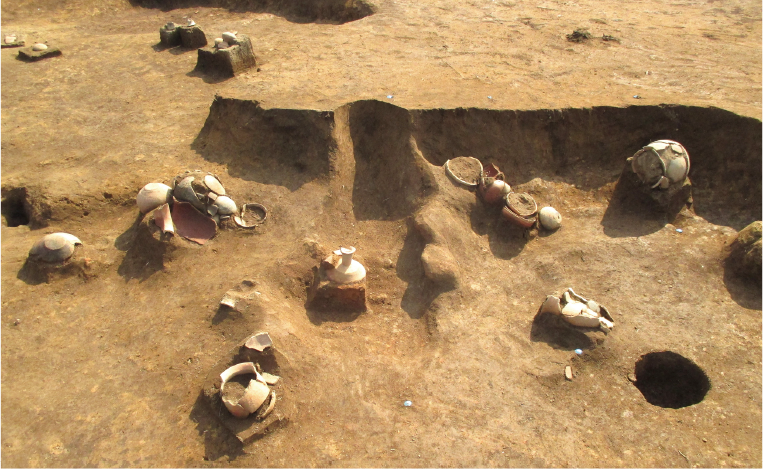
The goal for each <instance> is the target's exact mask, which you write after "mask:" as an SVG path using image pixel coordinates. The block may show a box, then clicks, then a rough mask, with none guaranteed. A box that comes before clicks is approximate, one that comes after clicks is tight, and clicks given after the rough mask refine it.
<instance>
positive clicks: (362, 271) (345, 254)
mask: <svg viewBox="0 0 763 469" xmlns="http://www.w3.org/2000/svg"><path fill="white" fill-rule="evenodd" d="M334 254H336V255H341V256H342V262H341V263H340V264H339V265H338V266H336V267H334V268H333V269H331V270H329V271H327V272H326V275H327V276H328V278H329V279H331V281H333V282H336V283H353V282H359V281H361V280H363V279H364V278H366V268H365V267H363V264H361V263H360V262H358V261H356V260H354V259H353V258H352V255H353V254H355V248H354V247H352V246H350V247H349V248H339V250H338V251H334Z"/></svg>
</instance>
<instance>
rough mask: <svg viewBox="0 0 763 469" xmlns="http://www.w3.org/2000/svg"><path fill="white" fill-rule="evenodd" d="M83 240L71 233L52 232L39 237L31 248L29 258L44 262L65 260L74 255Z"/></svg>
mask: <svg viewBox="0 0 763 469" xmlns="http://www.w3.org/2000/svg"><path fill="white" fill-rule="evenodd" d="M81 245H82V241H80V240H79V238H77V237H76V236H74V235H71V234H69V233H51V234H49V235H45V236H43V237H42V238H41V239H39V240H38V241H37V242H36V243H34V245H33V246H32V249H30V250H29V258H30V259H32V260H40V261H43V262H50V263H58V262H64V261H66V260H68V259H69V258H70V257H72V254H74V251H75V249H76V247H77V246H81Z"/></svg>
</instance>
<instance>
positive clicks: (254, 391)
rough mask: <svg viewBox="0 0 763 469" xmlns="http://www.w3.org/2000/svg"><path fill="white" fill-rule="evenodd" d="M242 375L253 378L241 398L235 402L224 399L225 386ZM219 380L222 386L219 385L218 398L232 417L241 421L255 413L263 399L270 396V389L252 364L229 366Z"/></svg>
mask: <svg viewBox="0 0 763 469" xmlns="http://www.w3.org/2000/svg"><path fill="white" fill-rule="evenodd" d="M244 374H253V375H254V376H255V378H254V379H253V380H251V381H249V385H248V386H247V387H246V390H245V392H244V395H243V397H241V398H240V399H238V400H237V401H234V400H231V399H228V398H226V397H225V396H224V394H223V390H224V389H225V384H226V383H227V382H228V381H229V380H230V379H231V378H233V377H234V376H239V375H244ZM220 379H221V380H222V384H221V385H220V396H221V398H222V401H223V403H224V404H225V407H226V408H227V409H228V411H229V412H230V413H231V414H233V416H234V417H238V418H242V419H243V418H246V417H248V416H249V415H250V414H252V413H254V412H257V409H259V408H260V407H261V406H262V404H263V403H264V402H265V399H267V398H268V396H269V395H270V388H268V385H267V383H265V380H264V379H263V378H262V376H261V375H260V374H259V373H258V372H257V369H256V368H255V366H254V363H252V362H245V363H239V364H238V365H233V366H231V367H230V368H228V369H227V370H225V371H223V372H222V373H221V374H220Z"/></svg>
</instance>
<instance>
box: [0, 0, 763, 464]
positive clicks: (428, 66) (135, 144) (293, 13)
mask: <svg viewBox="0 0 763 469" xmlns="http://www.w3.org/2000/svg"><path fill="white" fill-rule="evenodd" d="M210 5H212V6H210ZM306 5H307V6H306ZM310 5H312V6H310ZM316 5H317V6H316ZM154 6H155V5H153V4H144V3H143V2H135V3H134V4H131V3H128V2H125V1H122V0H107V1H92V0H68V1H53V0H8V1H4V2H3V4H2V29H3V33H8V32H16V33H18V34H20V35H21V36H23V37H22V39H24V40H26V41H27V44H31V43H33V42H36V41H48V43H49V44H50V45H51V46H55V47H58V48H60V49H61V51H62V52H63V55H62V56H60V57H55V58H50V59H45V60H42V61H39V62H34V63H26V62H22V61H20V60H17V58H16V57H17V54H18V50H17V49H12V48H11V49H3V50H2V52H1V53H0V54H1V55H2V61H1V64H2V91H1V93H2V129H1V130H2V139H1V142H2V196H3V226H2V228H1V231H0V234H2V315H1V319H0V331H1V332H2V388H1V389H2V417H1V419H2V437H1V440H0V441H1V442H2V464H3V465H4V466H21V467H24V466H26V467H69V466H88V467H89V466H109V467H111V466H124V467H135V466H188V467H199V466H200V467H218V466H226V467H227V466H248V467H257V466H297V467H301V466H311V467H313V466H385V467H387V466H591V467H621V466H632V467H633V466H638V467H643V466H650V467H655V466H656V467H716V466H717V467H744V466H754V467H760V466H761V464H763V461H762V460H761V437H762V435H761V398H762V396H761V288H760V285H759V284H756V283H752V284H751V283H749V282H745V281H744V280H742V279H739V278H737V277H735V276H734V275H733V274H732V273H731V269H730V268H729V266H727V265H725V264H724V262H723V261H724V259H725V256H726V255H727V254H726V252H725V250H724V249H725V246H726V245H727V244H728V243H729V241H730V240H731V239H733V237H734V235H735V234H736V233H737V232H738V231H739V230H741V229H742V228H744V227H745V226H746V225H747V224H749V223H750V222H752V221H754V220H760V218H761V122H760V117H761V6H760V2H758V1H747V0H717V1H707V2H705V1H686V2H663V1H653V0H642V1H632V2H621V1H614V0H596V1H594V0H582V1H570V2H562V1H553V0H550V1H540V2H530V1H523V0H518V1H505V0H495V1H491V0H483V1H455V0H432V1H426V2H421V1H412V0H398V1H392V0H378V1H376V2H374V3H373V10H374V12H373V14H370V15H367V16H365V17H362V18H359V19H355V20H354V21H348V19H354V18H356V17H358V16H363V15H365V14H367V13H368V11H367V5H366V4H361V3H360V2H346V3H345V2H334V3H332V2H328V1H322V2H315V4H314V5H313V4H311V3H310V2H297V1H296V0H295V1H293V2H292V3H291V4H287V3H279V2H277V1H272V2H262V3H256V2H241V4H240V5H238V6H237V4H236V2H232V1H229V2H227V3H225V2H221V3H205V2H202V1H195V2H185V3H177V4H172V5H171V6H173V7H178V8H176V9H169V8H167V7H166V5H165V6H164V7H163V8H155V7H154ZM159 6H162V5H159ZM189 17H190V18H193V19H194V20H195V21H196V22H197V23H198V24H199V25H200V26H201V27H202V28H203V29H204V30H205V31H206V32H207V37H208V38H210V39H213V38H214V37H216V36H218V35H219V34H220V33H221V32H223V31H226V30H235V31H238V32H240V33H244V34H247V35H248V36H249V37H250V38H252V43H253V46H254V50H255V54H256V55H257V61H258V66H257V68H255V69H251V70H249V71H247V72H245V73H242V74H240V75H239V76H236V77H234V78H231V79H227V80H216V79H211V78H209V77H207V76H203V75H199V74H195V73H193V72H192V70H193V69H194V66H195V63H196V52H195V51H184V50H180V49H166V50H162V49H161V48H159V47H155V46H156V44H157V43H158V41H159V34H158V29H159V27H160V26H161V25H163V24H164V23H166V22H167V21H174V22H176V23H184V22H185V19H186V18H189ZM577 29H587V30H588V31H589V32H590V33H591V36H592V37H591V38H590V39H588V40H583V41H582V42H579V43H578V42H569V41H568V40H567V39H566V35H567V34H571V33H573V31H575V30H577ZM604 35H607V36H612V37H613V38H614V39H616V40H606V41H605V40H603V39H602V37H603V36H604ZM634 96H638V98H636V97H634ZM660 138H670V139H674V140H678V141H680V142H682V143H683V144H684V145H685V146H686V148H687V150H688V151H689V153H690V155H691V158H692V171H691V173H690V178H691V180H692V184H693V186H694V192H693V199H694V200H693V202H694V203H693V206H692V207H691V208H690V209H688V210H684V211H683V212H682V213H681V214H679V216H678V217H676V218H675V219H672V218H671V219H667V218H665V217H664V216H660V215H658V214H656V213H655V212H654V211H653V210H650V209H649V208H648V207H646V208H645V207H642V206H637V205H633V204H630V203H628V202H625V200H626V199H627V198H623V197H621V196H623V194H619V193H618V190H617V181H618V177H619V175H620V172H621V169H622V167H623V163H624V162H625V159H626V158H627V157H628V156H631V155H632V154H633V153H635V152H636V151H637V150H638V149H640V148H641V147H642V146H644V145H646V144H647V143H649V142H650V141H652V140H656V139H660ZM458 156H474V157H476V158H478V159H479V160H480V161H481V162H482V163H483V165H484V164H487V163H490V162H494V163H496V164H498V166H499V167H500V168H501V170H503V171H504V172H505V173H506V182H507V183H509V184H510V185H511V186H512V188H514V190H516V191H518V192H527V193H530V194H531V195H533V197H535V198H536V200H537V201H538V204H539V206H545V205H552V206H554V207H556V208H557V209H558V210H559V211H560V213H561V214H562V217H563V226H562V228H561V229H560V230H559V231H558V232H555V233H541V235H540V236H538V237H534V238H531V239H528V238H527V237H525V234H524V233H523V230H522V229H520V228H518V227H515V226H514V225H510V224H508V223H507V222H506V221H503V220H501V219H500V217H499V213H498V212H499V211H498V210H497V209H495V208H491V207H486V206H485V205H484V204H483V203H482V202H481V201H480V200H479V199H478V198H477V197H476V195H475V193H474V192H470V191H469V190H467V189H465V188H462V187H459V186H457V185H455V184H453V183H452V182H451V181H450V180H449V179H448V178H447V176H446V175H445V172H444V169H443V167H442V165H443V164H444V162H445V161H446V160H447V159H449V158H455V157H458ZM186 169H202V170H205V171H211V172H214V173H216V174H217V175H218V176H219V177H220V179H221V181H222V182H223V184H224V185H225V187H226V189H227V190H228V192H229V193H230V194H231V195H232V197H233V198H234V200H236V201H237V202H239V203H243V202H257V203H261V204H263V205H265V206H266V207H268V209H269V211H270V212H269V215H268V220H267V221H266V223H265V224H264V225H263V226H261V227H259V228H257V229H255V230H254V231H246V230H241V229H224V230H220V231H219V232H218V234H217V236H216V237H215V238H214V239H213V240H211V241H210V242H209V243H207V244H206V245H204V246H198V245H195V244H193V243H190V242H187V241H185V240H183V239H179V238H173V239H170V240H168V241H160V240H158V239H157V237H156V236H155V235H154V234H152V233H150V232H149V231H148V229H147V228H146V227H147V225H146V224H145V221H144V222H143V223H140V222H136V215H137V213H138V210H137V208H136V206H135V202H134V197H135V195H136V194H137V192H138V190H139V189H140V188H141V187H142V186H143V185H145V184H146V183H149V182H160V181H161V182H165V183H169V182H170V181H171V180H172V178H174V176H175V175H177V174H179V173H180V172H182V171H184V170H186ZM625 195H627V194H625ZM12 225H17V226H12ZM679 229H680V230H681V231H678V230H679ZM57 231H64V232H69V233H73V234H75V235H76V236H78V237H79V238H80V239H81V240H82V241H83V242H84V246H83V247H82V248H80V249H79V250H78V251H77V254H76V259H75V260H74V261H73V263H72V264H71V265H70V266H68V267H67V268H65V269H62V270H60V271H58V272H56V273H55V274H54V275H51V276H50V277H48V278H47V279H46V278H45V277H44V276H41V273H40V272H36V271H34V270H33V269H30V268H29V266H26V267H25V261H26V257H27V253H28V251H29V248H30V247H31V246H32V244H33V243H34V242H35V241H36V240H37V239H39V238H40V237H41V236H43V235H44V234H47V233H52V232H57ZM342 245H343V246H347V245H352V246H355V247H356V248H357V255H356V258H357V259H358V260H359V261H361V262H362V263H364V265H365V266H366V268H367V269H368V279H367V291H368V310H367V311H366V312H364V313H362V314H343V313H339V312H331V311H328V312H316V311H312V310H310V309H309V308H306V306H305V301H306V298H307V295H306V289H307V285H308V284H309V283H310V282H311V280H312V275H313V272H312V269H313V268H314V267H316V266H317V265H318V264H319V262H320V260H321V257H322V256H323V255H324V254H326V253H328V252H329V251H330V250H334V249H337V248H339V246H342ZM422 259H423V260H422ZM424 262H426V266H427V269H425V265H424ZM244 279H251V280H252V281H253V283H252V284H248V285H249V286H248V287H247V288H248V289H251V288H255V289H256V294H254V295H250V297H251V299H249V300H247V307H246V308H243V309H242V311H234V310H226V309H220V308H219V306H218V304H219V301H220V299H221V298H222V296H223V294H224V293H225V292H226V291H228V290H230V289H231V288H234V287H235V286H237V285H240V284H241V282H242V280H244ZM570 286H571V287H573V288H575V290H576V291H577V292H578V293H580V294H581V295H584V296H587V297H590V298H593V299H595V300H596V301H598V302H599V303H601V304H603V305H605V306H606V307H607V308H608V309H609V311H610V312H611V313H612V316H613V318H614V320H615V328H614V330H613V331H612V332H610V333H609V334H608V335H605V334H604V333H602V332H596V331H589V330H582V331H581V330H577V329H575V328H572V327H569V326H567V325H566V324H565V323H563V322H559V321H558V320H556V318H555V317H553V316H551V317H549V316H546V315H537V314H536V313H537V311H538V308H539V306H540V304H541V303H542V302H543V300H544V299H545V297H546V295H548V294H552V293H558V292H561V291H562V290H563V289H565V288H567V287H570ZM247 292H249V290H247ZM249 293H251V292H249ZM249 293H247V294H249ZM260 330H266V331H268V332H269V333H270V335H271V337H272V338H273V341H274V344H275V347H276V349H277V351H278V353H279V355H278V356H279V357H280V358H279V360H280V361H279V366H280V372H279V373H280V376H281V378H282V381H281V383H280V385H281V386H282V387H283V389H284V390H285V392H284V394H282V395H281V394H279V396H281V397H279V399H281V400H279V401H278V403H277V404H276V412H279V411H280V412H281V415H282V417H283V418H282V420H281V421H280V423H279V425H277V426H273V428H271V429H270V430H269V431H268V432H266V433H265V434H264V435H262V436H261V437H257V438H255V439H254V441H251V442H249V443H248V444H246V445H244V444H241V443H240V442H239V441H238V440H237V439H236V438H235V437H234V436H233V435H232V434H231V433H230V432H229V431H228V430H227V429H226V428H225V427H224V426H223V425H222V424H221V422H220V419H219V416H220V412H225V410H224V409H220V408H211V407H210V406H209V405H208V402H207V400H206V399H205V398H204V394H203V386H204V382H205V379H206V377H207V374H208V372H209V371H210V370H211V369H213V368H214V367H215V366H216V365H218V364H219V363H220V362H221V361H223V360H225V359H226V358H227V357H229V356H230V355H229V354H230V353H231V350H232V349H234V347H235V346H236V344H238V343H239V342H241V341H242V340H244V339H245V338H246V337H248V336H249V335H250V334H252V333H254V332H257V331H260ZM577 348H581V349H583V354H582V356H577V355H576V354H575V353H574V350H575V349H577ZM663 351H670V352H673V353H676V354H679V355H681V356H682V357H686V358H688V359H690V360H691V361H692V362H693V363H695V364H696V365H697V366H699V367H700V368H701V370H702V372H703V373H704V374H705V375H706V376H707V378H708V379H709V382H710V384H711V386H710V389H709V391H708V392H707V394H706V395H704V399H702V400H701V401H700V402H698V403H696V404H693V405H689V406H686V407H681V408H669V407H661V406H659V405H653V404H651V403H650V402H648V401H647V400H646V399H645V397H644V395H642V393H641V392H640V391H639V388H638V387H636V386H635V385H634V384H633V383H632V382H631V380H629V377H630V378H631V379H633V374H634V371H635V364H636V362H637V361H638V360H639V358H640V357H641V356H643V355H645V354H647V353H650V352H663ZM671 356H672V355H671ZM681 363H683V362H681ZM567 365H570V366H571V367H572V370H573V374H574V377H573V379H572V380H571V381H568V380H565V377H564V369H565V366H567ZM687 373H688V371H687ZM693 373H694V374H693V375H692V376H697V373H696V372H693ZM679 374H680V373H679ZM699 375H700V376H704V375H701V373H700V374H699ZM687 376H688V375H687ZM687 379H688V378H687ZM692 379H693V378H692ZM642 384H643V382H642ZM683 388H685V386H683ZM660 389H661V390H660V392H662V393H663V394H664V392H668V391H670V389H668V391H664V390H663V388H660ZM673 389H682V386H681V385H677V386H675V387H674V388H673ZM690 391H691V393H690V394H692V396H693V398H695V397H696V394H697V393H696V390H690ZM658 397H660V398H665V399H668V400H670V402H675V401H676V399H678V398H677V397H676V396H675V395H674V396H664V395H661V396H658ZM406 400H410V401H411V402H412V405H411V406H410V407H406V406H403V402H404V401H406ZM652 400H653V401H654V399H652ZM678 400H679V401H680V399H678ZM279 409H280V410H279Z"/></svg>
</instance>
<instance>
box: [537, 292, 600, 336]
mask: <svg viewBox="0 0 763 469" xmlns="http://www.w3.org/2000/svg"><path fill="white" fill-rule="evenodd" d="M540 312H541V313H552V314H557V315H559V316H562V318H564V320H565V321H567V322H568V323H570V324H572V325H573V326H578V327H598V328H600V329H602V330H603V331H604V332H609V331H610V330H612V328H613V327H615V323H614V320H613V319H612V315H610V314H609V311H607V308H605V307H604V306H602V305H600V304H598V303H597V302H595V301H593V300H587V299H585V298H583V297H582V296H580V295H578V294H577V293H575V291H574V290H573V289H572V288H568V289H567V291H565V292H564V294H562V296H561V297H556V296H553V295H549V296H547V297H546V300H545V301H544V302H543V305H542V306H541V308H540Z"/></svg>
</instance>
